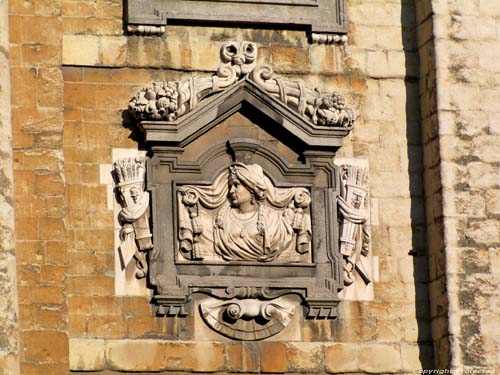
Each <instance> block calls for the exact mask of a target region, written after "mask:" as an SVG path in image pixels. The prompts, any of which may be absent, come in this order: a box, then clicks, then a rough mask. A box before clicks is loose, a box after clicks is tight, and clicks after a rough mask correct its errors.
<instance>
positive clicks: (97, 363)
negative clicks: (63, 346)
mask: <svg viewBox="0 0 500 375" xmlns="http://www.w3.org/2000/svg"><path fill="white" fill-rule="evenodd" d="M104 343H105V341H104V340H95V339H94V340H93V339H90V340H86V339H71V340H70V341H69V366H70V369H71V370H72V371H78V370H81V371H99V370H104V369H105V368H106V367H105V364H106V359H105V345H104Z"/></svg>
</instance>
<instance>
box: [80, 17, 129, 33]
mask: <svg viewBox="0 0 500 375" xmlns="http://www.w3.org/2000/svg"><path fill="white" fill-rule="evenodd" d="M85 31H86V32H87V33H89V34H93V35H115V36H118V35H123V23H122V19H121V17H119V18H91V19H89V20H88V21H87V22H86V23H85Z"/></svg>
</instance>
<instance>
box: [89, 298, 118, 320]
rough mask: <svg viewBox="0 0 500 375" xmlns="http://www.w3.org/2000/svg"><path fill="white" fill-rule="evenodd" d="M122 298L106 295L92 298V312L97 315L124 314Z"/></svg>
mask: <svg viewBox="0 0 500 375" xmlns="http://www.w3.org/2000/svg"><path fill="white" fill-rule="evenodd" d="M121 307H122V304H121V298H118V297H111V296H104V297H94V298H93V299H92V312H93V314H95V315H122V312H121Z"/></svg>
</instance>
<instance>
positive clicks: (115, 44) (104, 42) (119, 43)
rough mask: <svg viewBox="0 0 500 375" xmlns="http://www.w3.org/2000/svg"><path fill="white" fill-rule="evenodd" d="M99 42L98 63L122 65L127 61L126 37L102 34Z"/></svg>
mask: <svg viewBox="0 0 500 375" xmlns="http://www.w3.org/2000/svg"><path fill="white" fill-rule="evenodd" d="M98 4H100V3H98ZM98 4H97V6H98ZM99 42H100V43H99V62H100V64H102V65H104V66H122V65H124V64H125V62H126V61H127V38H126V37H124V36H116V37H111V36H103V37H101V38H100V40H99Z"/></svg>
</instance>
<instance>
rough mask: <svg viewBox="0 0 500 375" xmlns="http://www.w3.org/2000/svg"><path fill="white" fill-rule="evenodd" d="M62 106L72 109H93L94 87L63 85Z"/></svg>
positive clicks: (91, 85)
mask: <svg viewBox="0 0 500 375" xmlns="http://www.w3.org/2000/svg"><path fill="white" fill-rule="evenodd" d="M64 105H65V106H67V107H73V108H95V105H96V94H95V85H93V84H86V83H69V82H67V83H65V84H64Z"/></svg>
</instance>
